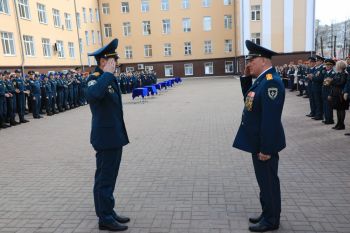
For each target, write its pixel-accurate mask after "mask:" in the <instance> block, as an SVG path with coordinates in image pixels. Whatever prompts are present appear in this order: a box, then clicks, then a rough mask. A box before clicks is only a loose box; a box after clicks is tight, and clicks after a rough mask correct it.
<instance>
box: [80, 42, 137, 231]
mask: <svg viewBox="0 0 350 233" xmlns="http://www.w3.org/2000/svg"><path fill="white" fill-rule="evenodd" d="M117 47H118V39H114V40H112V41H111V42H110V43H109V44H108V45H106V46H104V47H102V48H100V49H98V50H97V51H95V52H93V53H90V54H89V56H94V57H95V59H96V62H97V65H98V66H97V67H96V69H95V72H94V73H93V74H92V75H91V76H90V77H89V78H88V88H87V95H86V97H87V101H88V103H89V105H90V109H91V113H92V126H91V128H92V129H91V137H90V142H91V144H92V146H93V148H94V149H95V151H96V173H95V185H94V201H95V210H96V215H97V217H98V218H99V229H100V230H109V231H124V230H127V229H128V227H127V226H126V225H123V223H127V222H129V221H130V219H129V218H128V217H123V216H121V215H119V214H117V213H116V212H115V211H114V209H113V208H114V205H115V200H114V197H113V191H114V188H115V184H116V180H117V176H118V171H119V166H120V162H121V158H122V151H123V146H125V145H127V144H128V143H129V139H128V135H127V132H126V128H125V124H124V119H123V106H122V100H121V93H120V89H119V86H118V83H117V79H116V77H115V76H114V75H113V74H114V72H115V70H116V63H117V60H118V58H119V57H118V55H117V53H116V52H115V50H116V49H117Z"/></svg>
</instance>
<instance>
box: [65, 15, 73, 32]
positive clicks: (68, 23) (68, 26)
mask: <svg viewBox="0 0 350 233" xmlns="http://www.w3.org/2000/svg"><path fill="white" fill-rule="evenodd" d="M64 19H65V22H66V29H67V30H69V31H71V30H72V19H71V16H70V14H68V13H64Z"/></svg>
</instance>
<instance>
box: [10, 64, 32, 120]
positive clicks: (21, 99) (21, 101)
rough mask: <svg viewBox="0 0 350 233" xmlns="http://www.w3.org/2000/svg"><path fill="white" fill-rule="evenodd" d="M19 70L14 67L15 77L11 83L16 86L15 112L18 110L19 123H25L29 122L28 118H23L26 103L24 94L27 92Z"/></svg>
mask: <svg viewBox="0 0 350 233" xmlns="http://www.w3.org/2000/svg"><path fill="white" fill-rule="evenodd" d="M21 73H22V72H21V70H20V69H16V70H15V74H16V77H15V79H14V81H13V85H14V86H15V88H16V97H17V112H18V117H19V121H20V122H21V123H27V122H29V121H28V120H26V119H24V114H25V104H26V101H25V100H26V97H25V94H26V93H27V94H29V92H28V90H27V88H26V85H25V83H24V80H23V77H22V76H21Z"/></svg>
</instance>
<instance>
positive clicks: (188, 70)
mask: <svg viewBox="0 0 350 233" xmlns="http://www.w3.org/2000/svg"><path fill="white" fill-rule="evenodd" d="M184 68H185V75H193V64H192V63H190V64H185V65H184Z"/></svg>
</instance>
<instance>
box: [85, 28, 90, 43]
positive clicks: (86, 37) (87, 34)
mask: <svg viewBox="0 0 350 233" xmlns="http://www.w3.org/2000/svg"><path fill="white" fill-rule="evenodd" d="M85 43H86V46H89V32H88V31H85Z"/></svg>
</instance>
